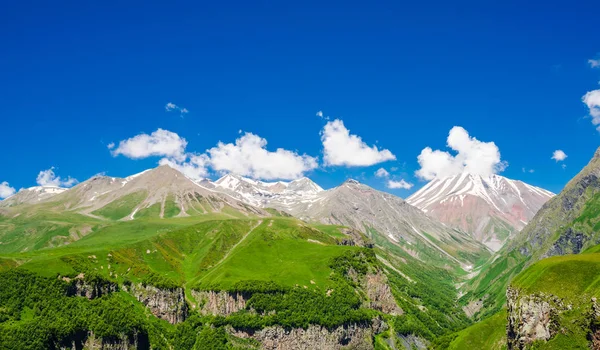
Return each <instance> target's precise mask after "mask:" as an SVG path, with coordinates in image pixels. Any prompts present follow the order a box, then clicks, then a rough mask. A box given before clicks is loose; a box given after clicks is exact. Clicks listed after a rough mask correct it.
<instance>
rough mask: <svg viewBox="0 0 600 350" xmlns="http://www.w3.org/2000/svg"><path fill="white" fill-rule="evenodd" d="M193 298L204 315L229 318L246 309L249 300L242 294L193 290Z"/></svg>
mask: <svg viewBox="0 0 600 350" xmlns="http://www.w3.org/2000/svg"><path fill="white" fill-rule="evenodd" d="M192 296H193V297H194V299H196V301H197V303H198V311H199V312H200V313H201V314H203V315H218V316H227V315H230V314H232V313H234V312H238V311H241V310H244V309H245V308H246V300H247V298H245V297H244V295H243V294H241V293H230V292H225V291H218V292H215V291H196V290H192Z"/></svg>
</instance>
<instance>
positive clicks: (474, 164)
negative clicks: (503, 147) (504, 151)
mask: <svg viewBox="0 0 600 350" xmlns="http://www.w3.org/2000/svg"><path fill="white" fill-rule="evenodd" d="M447 146H448V147H449V148H450V149H452V150H453V151H455V152H456V155H452V154H450V153H449V152H446V151H441V150H435V151H434V150H433V149H431V147H426V148H424V149H423V150H422V151H421V154H419V156H418V157H417V160H418V162H419V165H420V166H421V169H419V170H417V171H416V172H415V174H416V175H417V177H419V178H421V179H424V180H433V179H435V178H445V177H448V176H453V175H457V174H460V173H463V172H467V173H470V174H473V175H481V176H484V177H487V176H490V175H492V174H497V173H499V172H501V171H503V170H504V169H505V168H506V167H507V166H508V163H506V162H504V161H502V160H501V159H500V150H499V149H498V146H496V144H495V143H494V142H482V141H479V140H477V139H476V138H475V137H471V136H469V133H468V132H467V130H465V129H464V128H462V127H460V126H455V127H453V128H452V129H451V130H450V132H449V134H448V138H447Z"/></svg>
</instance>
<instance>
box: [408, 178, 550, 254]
mask: <svg viewBox="0 0 600 350" xmlns="http://www.w3.org/2000/svg"><path fill="white" fill-rule="evenodd" d="M552 196H554V194H553V193H552V192H550V191H547V190H544V189H542V188H539V187H535V186H531V185H528V184H526V183H524V182H522V181H518V180H511V179H508V178H506V177H503V176H500V175H496V174H493V175H490V176H481V175H475V174H469V173H462V174H458V175H454V176H450V177H446V178H442V179H434V180H432V181H431V182H429V183H428V184H426V185H425V186H423V188H421V189H420V190H419V191H417V192H416V193H414V194H413V195H412V196H410V197H408V198H407V199H406V201H407V202H408V203H410V204H412V205H414V206H416V207H418V208H419V209H421V210H423V211H424V212H426V213H427V214H429V215H431V216H434V217H436V218H438V219H439V220H440V221H442V222H444V223H446V224H449V225H454V226H456V227H458V228H460V229H462V230H464V231H467V232H470V233H472V234H474V235H475V236H476V238H481V239H482V242H484V243H486V244H487V242H486V241H485V240H486V239H489V238H490V237H492V238H494V239H495V238H497V237H496V233H495V231H494V230H495V229H500V230H502V231H505V232H506V231H508V232H509V233H514V232H516V231H519V230H521V229H522V228H523V227H524V225H525V224H526V223H527V222H528V221H529V220H531V218H533V216H534V215H535V213H536V212H537V211H538V210H539V209H540V208H541V206H542V205H543V204H544V203H545V202H546V201H547V200H548V199H550V198H552ZM492 218H495V219H499V220H500V221H501V222H502V223H501V224H498V225H500V226H502V227H496V228H494V227H493V226H494V225H495V224H497V223H498V220H491V219H492ZM484 231H485V232H484ZM504 239H506V237H505V238H504ZM490 244H491V245H490ZM490 244H488V246H490V247H492V249H497V248H499V247H500V246H501V245H502V243H499V242H498V241H497V240H494V242H493V243H490Z"/></svg>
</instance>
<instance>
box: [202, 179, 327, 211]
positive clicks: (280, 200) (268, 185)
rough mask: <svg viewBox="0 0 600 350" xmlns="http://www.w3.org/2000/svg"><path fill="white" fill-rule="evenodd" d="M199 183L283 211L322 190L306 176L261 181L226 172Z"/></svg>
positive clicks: (249, 201)
mask: <svg viewBox="0 0 600 350" xmlns="http://www.w3.org/2000/svg"><path fill="white" fill-rule="evenodd" d="M200 185H202V186H205V187H208V188H211V187H212V188H214V189H215V190H219V191H222V192H225V193H228V194H230V195H231V196H234V197H236V198H238V199H240V200H242V201H244V202H246V203H248V204H251V205H254V206H258V207H263V208H264V207H269V208H277V209H280V210H284V211H285V210H287V209H288V208H289V207H290V206H292V205H294V204H295V203H297V202H302V201H303V200H309V199H310V198H313V197H314V196H315V195H317V194H318V193H320V192H322V191H323V189H322V188H321V187H320V186H319V185H317V184H316V183H314V182H313V181H311V180H310V179H308V178H306V177H303V178H301V179H297V180H294V181H291V182H284V181H277V182H263V181H256V180H252V179H248V178H245V177H242V176H239V175H235V174H227V175H225V176H223V177H221V178H220V179H218V180H217V181H215V182H214V183H212V184H211V183H208V182H207V181H203V182H201V183H200Z"/></svg>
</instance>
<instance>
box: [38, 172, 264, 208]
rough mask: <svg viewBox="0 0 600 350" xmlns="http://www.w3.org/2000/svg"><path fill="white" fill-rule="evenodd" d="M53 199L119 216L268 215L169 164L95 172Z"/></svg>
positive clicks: (57, 201)
mask: <svg viewBox="0 0 600 350" xmlns="http://www.w3.org/2000/svg"><path fill="white" fill-rule="evenodd" d="M50 201H51V202H53V203H55V205H57V206H60V207H63V208H64V209H67V210H71V211H77V212H79V213H83V214H86V215H91V216H101V217H105V218H110V219H115V220H119V219H124V220H132V219H135V218H137V217H142V216H154V217H160V218H165V217H174V216H190V215H201V214H206V213H213V212H223V213H227V211H228V210H231V211H232V212H238V213H242V214H244V215H250V214H251V215H268V214H267V213H266V212H265V211H263V210H261V209H258V208H255V207H252V206H249V205H247V204H245V203H242V202H241V201H239V200H237V199H235V198H233V197H231V196H229V195H227V194H224V193H221V192H218V191H214V190H211V189H208V188H205V187H202V186H200V185H198V184H196V183H195V182H194V181H192V180H190V179H188V178H187V177H186V176H185V175H183V174H182V173H181V172H179V171H177V170H175V169H173V168H171V167H169V166H168V165H163V166H159V167H157V168H155V169H150V170H146V171H144V172H141V173H139V174H135V175H132V176H129V177H126V178H115V177H108V176H95V177H93V178H91V179H89V180H87V181H85V182H82V183H80V184H78V185H77V186H75V187H73V188H71V189H70V190H68V191H65V192H63V193H61V194H59V195H57V196H55V197H53V198H51V199H50Z"/></svg>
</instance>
